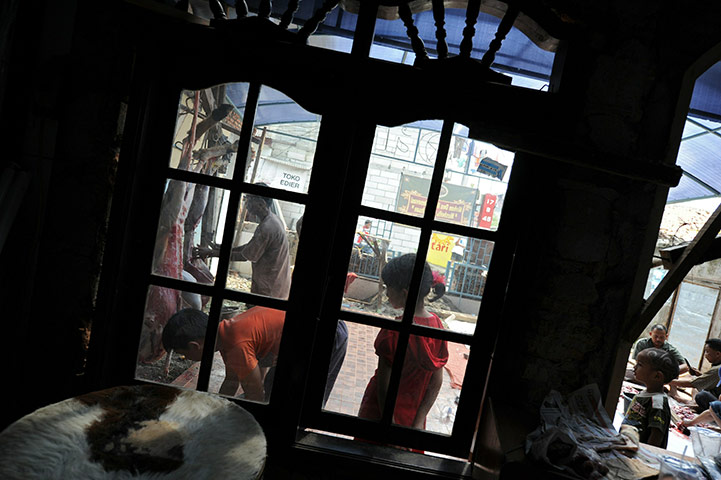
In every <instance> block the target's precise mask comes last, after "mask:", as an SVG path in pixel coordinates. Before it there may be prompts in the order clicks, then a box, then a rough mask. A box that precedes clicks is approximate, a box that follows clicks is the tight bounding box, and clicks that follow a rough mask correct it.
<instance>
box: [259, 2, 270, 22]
mask: <svg viewBox="0 0 721 480" xmlns="http://www.w3.org/2000/svg"><path fill="white" fill-rule="evenodd" d="M272 3H273V2H271V0H261V2H260V5H258V16H259V17H260V18H270V11H271V10H272V8H273V6H272Z"/></svg>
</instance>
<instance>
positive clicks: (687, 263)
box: [627, 205, 721, 340]
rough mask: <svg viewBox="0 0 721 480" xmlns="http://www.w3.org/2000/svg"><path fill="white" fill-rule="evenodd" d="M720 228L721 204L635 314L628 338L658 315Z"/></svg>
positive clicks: (640, 330)
mask: <svg viewBox="0 0 721 480" xmlns="http://www.w3.org/2000/svg"><path fill="white" fill-rule="evenodd" d="M719 230H721V205H719V206H718V207H717V208H716V211H714V213H713V214H712V215H711V216H710V217H709V219H708V220H707V221H706V223H705V224H704V226H703V227H702V228H701V230H700V231H699V232H698V234H697V235H696V238H694V239H693V240H692V241H691V243H690V244H689V245H688V248H686V249H684V252H683V254H682V255H681V257H680V258H679V259H678V261H676V262H675V263H674V265H673V267H672V268H671V269H670V270H669V271H668V273H667V274H666V276H665V277H664V278H663V280H661V283H659V284H658V286H657V287H656V289H655V290H654V291H653V293H652V294H651V296H649V297H648V300H646V302H644V304H643V305H642V307H641V311H640V312H639V313H638V314H637V315H635V316H634V319H633V320H632V321H631V328H630V329H629V330H628V332H629V335H630V337H628V338H627V339H628V340H630V339H632V338H633V339H635V338H637V337H638V336H639V335H641V333H643V329H644V328H646V325H648V323H649V322H650V321H651V320H652V319H653V317H654V316H656V313H658V311H659V310H660V309H661V307H662V306H663V304H664V303H666V300H667V299H668V297H669V296H670V295H671V294H672V293H673V292H674V291H675V290H676V288H678V286H679V285H680V284H681V282H682V281H683V279H684V277H686V275H687V274H688V272H689V271H691V268H693V266H694V265H696V263H697V262H698V260H699V259H700V258H702V257H703V255H704V254H705V252H706V250H707V249H708V248H709V246H710V245H711V244H712V242H713V241H714V238H715V237H716V235H717V234H718V232H719Z"/></svg>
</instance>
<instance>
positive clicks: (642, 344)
mask: <svg viewBox="0 0 721 480" xmlns="http://www.w3.org/2000/svg"><path fill="white" fill-rule="evenodd" d="M648 335H649V338H642V339H641V340H639V341H638V342H636V346H635V348H634V349H633V358H634V360H635V359H636V358H638V354H639V353H641V352H642V351H644V350H646V349H647V348H660V349H661V350H664V351H666V352H668V353H669V354H671V356H672V357H673V358H674V360H676V363H678V369H679V372H680V373H682V374H683V373H686V372H688V371H689V367H688V364H687V363H686V359H685V358H684V357H683V355H681V352H679V351H678V349H677V348H676V347H674V346H673V345H671V344H670V343H668V341H667V340H668V329H667V328H666V326H664V325H661V324H660V323H659V324H657V325H654V326H652V327H651V330H650V331H649V332H648Z"/></svg>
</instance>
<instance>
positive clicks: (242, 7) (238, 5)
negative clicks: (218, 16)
mask: <svg viewBox="0 0 721 480" xmlns="http://www.w3.org/2000/svg"><path fill="white" fill-rule="evenodd" d="M235 13H236V15H238V18H245V17H247V16H248V4H247V3H245V0H236V2H235Z"/></svg>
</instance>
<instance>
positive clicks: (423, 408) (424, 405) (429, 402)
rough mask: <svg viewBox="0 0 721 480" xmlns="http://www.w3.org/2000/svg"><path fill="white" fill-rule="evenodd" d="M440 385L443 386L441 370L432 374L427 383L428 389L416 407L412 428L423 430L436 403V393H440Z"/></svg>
mask: <svg viewBox="0 0 721 480" xmlns="http://www.w3.org/2000/svg"><path fill="white" fill-rule="evenodd" d="M441 385H443V368H442V367H441V368H439V369H438V370H436V371H434V372H433V375H431V378H430V380H429V381H428V388H426V394H425V395H423V399H422V400H421V403H420V405H418V411H417V412H416V417H415V418H414V419H413V424H412V425H411V426H412V427H413V428H418V429H423V428H425V423H426V416H428V412H430V411H431V407H432V406H433V404H434V403H435V402H436V398H437V397H438V392H440V391H441Z"/></svg>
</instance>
